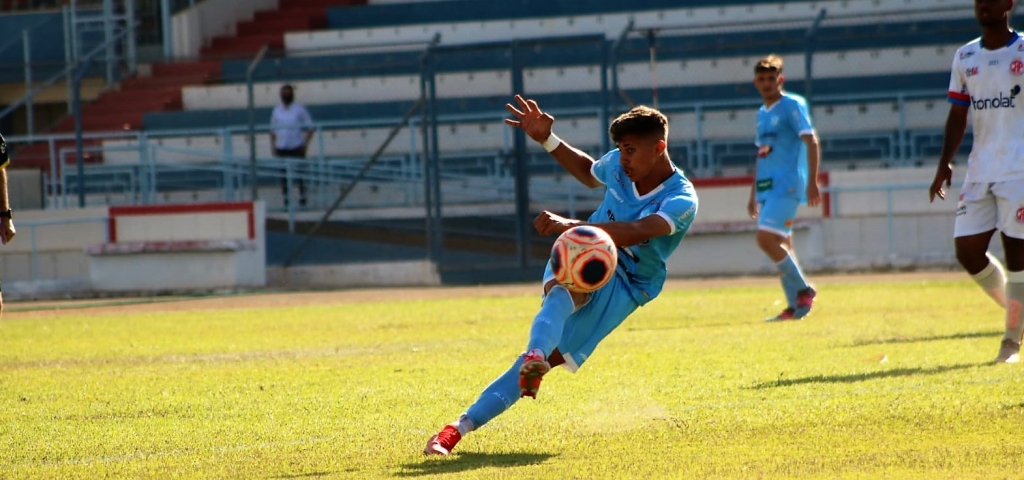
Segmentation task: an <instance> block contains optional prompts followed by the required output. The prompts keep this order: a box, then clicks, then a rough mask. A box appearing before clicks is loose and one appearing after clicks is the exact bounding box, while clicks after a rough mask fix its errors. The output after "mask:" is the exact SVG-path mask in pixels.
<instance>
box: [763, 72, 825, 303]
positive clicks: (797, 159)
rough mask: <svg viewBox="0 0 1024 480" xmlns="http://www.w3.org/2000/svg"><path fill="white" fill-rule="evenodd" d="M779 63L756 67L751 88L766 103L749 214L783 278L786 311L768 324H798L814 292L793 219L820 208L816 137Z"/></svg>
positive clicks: (804, 101)
mask: <svg viewBox="0 0 1024 480" xmlns="http://www.w3.org/2000/svg"><path fill="white" fill-rule="evenodd" d="M783 81H785V78H783V76H782V59H781V58H779V57H777V56H775V55H769V56H767V57H765V58H763V59H761V61H759V62H758V63H757V65H756V66H754V86H755V87H757V91H758V92H760V93H761V97H762V98H764V105H762V106H761V108H760V109H759V110H758V111H757V141H756V142H755V144H756V145H757V148H758V150H757V175H756V176H755V177H754V184H753V185H751V187H750V200H749V201H748V202H747V213H748V214H750V218H755V219H757V246H758V247H760V248H761V251H763V252H764V254H765V255H767V256H768V258H769V259H771V261H772V262H775V265H776V266H777V267H778V269H779V272H780V273H781V274H782V277H781V279H782V291H783V292H785V294H786V308H785V309H784V310H783V311H782V313H779V314H778V315H776V316H774V317H772V318H768V319H766V321H769V322H774V321H781V320H799V319H801V318H804V317H806V316H807V314H808V313H810V312H811V306H812V305H813V304H814V296H815V295H816V294H817V292H815V290H814V288H812V287H811V286H810V285H809V284H808V283H807V279H806V278H804V274H803V272H802V271H801V270H800V265H799V264H797V261H796V252H795V251H794V250H793V219H794V218H796V210H797V208H798V207H799V206H800V204H801V203H804V202H806V203H807V204H808V205H810V206H812V207H816V206H818V203H819V202H820V201H821V194H820V192H819V191H818V159H819V149H818V137H817V136H816V135H815V133H814V126H813V125H812V124H811V113H810V112H809V111H808V109H807V101H806V100H804V98H803V97H801V96H799V95H795V94H792V93H789V92H785V91H783V90H782V82H783Z"/></svg>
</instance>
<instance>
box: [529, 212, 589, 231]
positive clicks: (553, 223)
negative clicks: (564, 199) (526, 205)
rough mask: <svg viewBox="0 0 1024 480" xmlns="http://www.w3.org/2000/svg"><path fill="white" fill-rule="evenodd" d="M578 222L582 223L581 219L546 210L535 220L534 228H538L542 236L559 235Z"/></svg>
mask: <svg viewBox="0 0 1024 480" xmlns="http://www.w3.org/2000/svg"><path fill="white" fill-rule="evenodd" d="M577 223H580V221H579V220H574V219H571V218H565V217H563V216H561V215H558V214H556V213H552V212H549V211H547V210H544V211H543V212H540V215H537V218H535V219H534V220H533V228H535V229H537V233H539V234H541V236H547V235H559V234H561V233H562V232H564V231H566V230H568V229H570V228H572V227H573V225H576V224H577Z"/></svg>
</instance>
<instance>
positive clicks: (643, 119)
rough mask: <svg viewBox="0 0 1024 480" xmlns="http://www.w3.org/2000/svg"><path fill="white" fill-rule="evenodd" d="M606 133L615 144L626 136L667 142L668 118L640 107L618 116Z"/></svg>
mask: <svg viewBox="0 0 1024 480" xmlns="http://www.w3.org/2000/svg"><path fill="white" fill-rule="evenodd" d="M608 133H609V134H610V135H611V137H612V141H614V142H615V143H619V142H620V141H622V137H625V136H627V135H636V136H639V137H646V138H654V139H657V140H668V117H666V116H665V114H664V113H661V112H660V111H658V110H656V109H653V108H651V107H645V106H643V105H640V106H637V107H633V109H632V110H630V111H628V112H626V113H623V114H622V115H619V117H618V118H616V119H615V121H614V122H612V126H611V127H610V128H609V129H608Z"/></svg>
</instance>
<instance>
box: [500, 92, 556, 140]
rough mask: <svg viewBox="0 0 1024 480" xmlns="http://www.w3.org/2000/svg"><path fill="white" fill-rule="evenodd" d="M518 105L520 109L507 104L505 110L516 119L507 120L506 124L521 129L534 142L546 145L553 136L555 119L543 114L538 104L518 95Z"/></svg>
mask: <svg viewBox="0 0 1024 480" xmlns="http://www.w3.org/2000/svg"><path fill="white" fill-rule="evenodd" d="M516 103H518V104H519V108H516V107H514V106H512V104H511V103H506V104H505V109H506V110H508V111H509V113H511V114H512V116H514V117H516V119H511V118H506V119H505V123H507V124H509V125H511V126H513V127H516V128H521V129H522V130H523V131H524V132H526V135H527V136H529V137H530V138H532V139H533V141H535V142H537V143H544V141H545V140H547V139H548V137H550V136H551V126H552V125H554V123H555V117H552V116H551V115H549V114H547V113H544V112H542V111H541V110H540V107H538V106H537V102H535V101H533V100H527V99H524V98H523V97H522V96H521V95H516Z"/></svg>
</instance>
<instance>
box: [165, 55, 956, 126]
mask: <svg viewBox="0 0 1024 480" xmlns="http://www.w3.org/2000/svg"><path fill="white" fill-rule="evenodd" d="M956 48H957V45H946V46H938V47H936V46H925V47H911V48H891V49H871V50H849V51H845V52H823V53H818V54H816V55H815V57H814V58H815V64H814V72H815V78H817V79H827V78H842V77H849V76H862V75H864V72H878V73H879V74H888V75H893V74H912V73H926V72H941V71H948V70H949V65H950V62H951V61H952V54H953V52H954V51H956ZM756 59H757V57H753V56H750V57H738V58H737V57H733V58H722V59H701V60H692V61H667V62H658V64H657V78H658V86H659V87H660V88H666V87H676V86H690V85H710V84H716V83H743V82H748V81H750V79H751V78H752V76H753V73H752V70H751V69H752V67H753V62H755V61H756ZM786 60H787V62H788V63H787V68H786V77H787V78H789V79H790V80H801V79H803V78H804V66H803V58H802V56H791V57H790V58H787V59H786ZM649 68H650V67H649V65H648V64H647V63H628V64H622V65H620V74H619V85H620V88H624V89H633V88H650V86H651V73H650V70H649ZM524 82H525V88H526V91H527V92H531V93H557V92H572V91H597V90H599V89H600V82H601V77H600V69H599V68H595V67H569V68H537V69H528V70H527V71H526V72H525V73H524ZM282 83H284V82H261V83H257V84H256V85H255V87H254V91H253V92H254V95H255V102H256V106H258V107H268V106H273V105H276V104H277V103H278V101H279V100H278V91H279V88H280V85H281V84H282ZM291 83H292V84H293V85H295V89H296V98H298V100H299V101H300V102H301V103H304V104H307V105H324V104H334V103H351V102H386V101H401V100H409V101H411V100H415V99H416V98H417V97H418V96H419V77H418V76H416V75H391V76H380V77H366V78H355V79H343V80H342V79H335V80H330V79H324V80H309V81H300V82H291ZM928 87H929V86H922V88H928ZM932 87H934V86H932ZM942 87H944V86H939V87H938V88H942ZM510 92H511V85H510V79H509V76H508V72H506V71H484V72H472V73H467V72H454V73H444V74H439V75H438V78H437V95H438V97H439V98H442V99H443V98H461V97H473V96H488V95H504V94H508V93H510ZM182 99H183V101H184V108H185V110H217V109H230V108H244V107H245V106H246V105H247V91H246V88H245V86H244V85H240V84H231V85H215V86H190V87H185V88H184V89H183V90H182Z"/></svg>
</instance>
